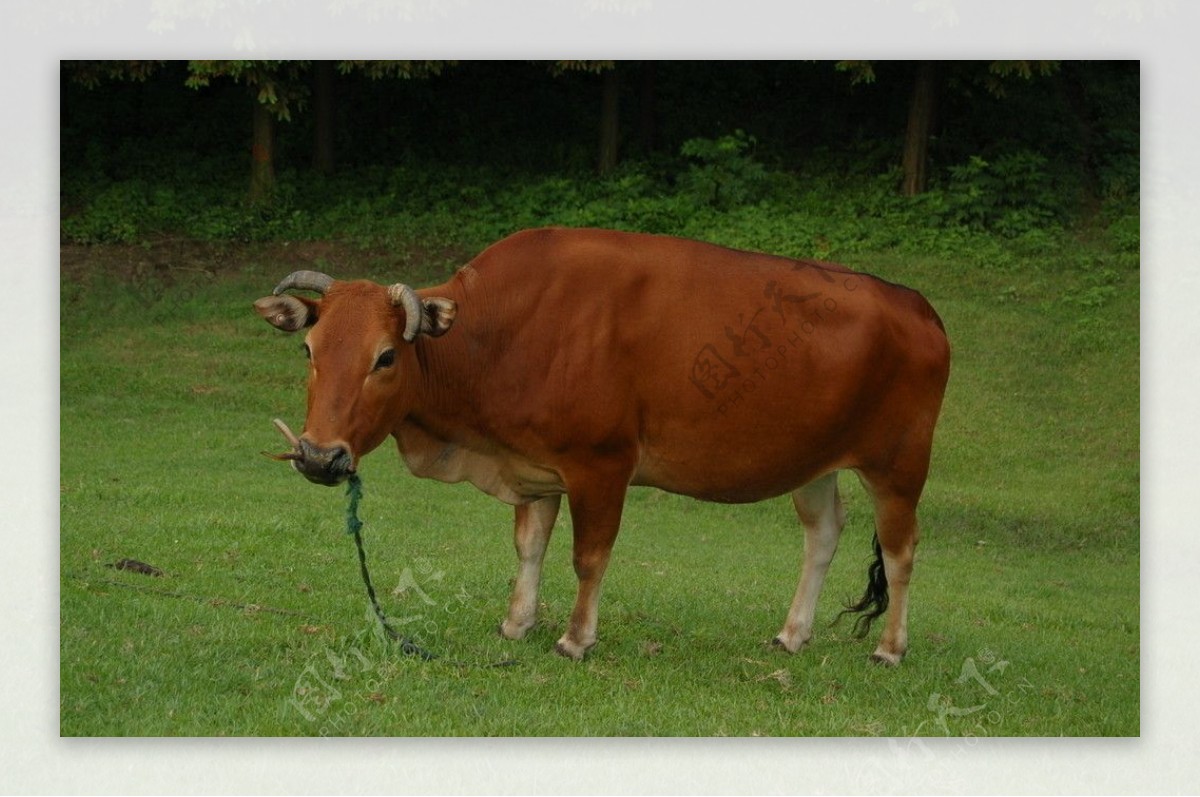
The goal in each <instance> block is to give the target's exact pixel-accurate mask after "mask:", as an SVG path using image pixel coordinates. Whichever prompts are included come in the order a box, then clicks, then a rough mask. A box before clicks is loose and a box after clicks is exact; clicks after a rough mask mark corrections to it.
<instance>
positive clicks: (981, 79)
mask: <svg viewBox="0 0 1200 797" xmlns="http://www.w3.org/2000/svg"><path fill="white" fill-rule="evenodd" d="M1060 63H1061V62H1060V61H954V62H938V61H920V62H918V64H917V69H916V73H915V76H914V78H913V87H912V92H911V94H910V95H909V102H908V123H907V127H906V129H905V134H904V150H903V154H902V156H901V171H902V173H903V180H902V182H901V186H900V191H901V193H902V194H904V195H905V196H916V195H917V194H921V193H924V192H925V190H926V189H927V188H928V187H929V144H930V141H931V139H932V137H933V134H934V130H935V129H936V121H937V109H938V97H939V95H940V94H941V93H942V91H943V90H944V88H945V86H946V83H947V76H948V74H949V73H950V72H951V71H952V70H953V71H959V72H961V73H962V74H963V76H964V77H963V80H961V81H960V82H961V83H966V84H977V85H981V86H982V87H983V88H985V89H986V90H987V91H988V92H989V93H991V94H992V95H993V96H995V97H1003V96H1005V94H1006V92H1007V84H1008V82H1010V81H1011V80H1012V79H1014V78H1020V79H1024V80H1030V79H1032V78H1033V77H1034V76H1042V77H1045V76H1049V75H1052V74H1054V73H1055V72H1056V71H1058V68H1059V65H1060ZM981 66H985V67H986V68H985V69H984V70H983V71H980V67H981ZM834 68H836V69H837V70H838V71H841V72H847V73H849V74H850V83H851V85H854V84H857V83H873V82H874V81H875V62H874V61H838V62H837V63H836V64H835V65H834Z"/></svg>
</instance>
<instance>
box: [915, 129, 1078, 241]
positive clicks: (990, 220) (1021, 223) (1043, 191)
mask: <svg viewBox="0 0 1200 797" xmlns="http://www.w3.org/2000/svg"><path fill="white" fill-rule="evenodd" d="M949 175H950V177H949V181H948V183H947V185H946V186H945V188H943V189H941V190H940V191H936V190H935V191H934V192H931V193H933V194H934V196H933V197H930V199H929V200H927V202H928V207H929V208H930V209H931V210H932V211H933V212H934V213H935V215H937V216H938V217H940V221H941V223H942V224H950V225H961V226H964V227H967V228H970V229H973V230H987V231H992V232H997V233H1000V234H1001V235H1004V236H1006V237H1016V236H1019V235H1021V234H1023V233H1026V232H1028V231H1030V230H1035V229H1040V228H1046V227H1055V226H1058V225H1060V224H1061V223H1062V222H1063V221H1064V220H1065V219H1066V217H1067V215H1068V214H1067V210H1068V203H1067V201H1066V200H1065V199H1064V197H1063V194H1062V188H1061V187H1060V186H1057V185H1055V181H1054V178H1053V176H1052V175H1051V174H1050V172H1049V169H1048V161H1047V159H1046V157H1045V156H1044V155H1042V154H1040V153H1037V152H1033V151H1030V150H1017V151H1015V152H1009V153H1006V154H1003V155H1000V156H998V157H996V158H994V159H993V160H991V161H988V160H985V159H984V158H982V157H980V156H978V155H973V156H971V158H970V159H969V160H968V161H967V162H966V163H963V164H959V165H957V166H952V167H950V169H949Z"/></svg>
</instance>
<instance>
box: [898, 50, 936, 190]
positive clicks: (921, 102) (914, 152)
mask: <svg viewBox="0 0 1200 797" xmlns="http://www.w3.org/2000/svg"><path fill="white" fill-rule="evenodd" d="M936 112H937V67H936V66H935V64H934V62H933V61H922V62H921V63H920V65H919V66H918V67H917V78H916V82H915V84H914V85H913V93H912V100H911V101H910V102H909V106H908V130H907V131H906V133H905V136H904V160H903V163H902V166H903V170H904V183H903V185H902V186H901V189H900V190H901V193H903V194H904V196H916V195H917V194H920V193H924V191H925V189H926V188H928V186H929V136H930V133H932V131H933V120H934V114H935V113H936Z"/></svg>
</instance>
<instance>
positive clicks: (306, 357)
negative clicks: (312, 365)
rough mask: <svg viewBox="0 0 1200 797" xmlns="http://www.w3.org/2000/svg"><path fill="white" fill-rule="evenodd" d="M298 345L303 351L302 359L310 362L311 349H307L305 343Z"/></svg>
mask: <svg viewBox="0 0 1200 797" xmlns="http://www.w3.org/2000/svg"><path fill="white" fill-rule="evenodd" d="M300 345H301V348H303V349H304V359H306V360H311V359H312V349H310V348H308V344H307V343H302V344H300Z"/></svg>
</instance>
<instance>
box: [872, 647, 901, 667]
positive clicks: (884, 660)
mask: <svg viewBox="0 0 1200 797" xmlns="http://www.w3.org/2000/svg"><path fill="white" fill-rule="evenodd" d="M903 658H904V654H903V653H899V654H897V653H888V652H887V651H883V650H877V651H875V652H874V653H872V654H871V659H870V661H871V663H872V664H878V665H880V666H883V667H898V666H900V661H901V660H902V659H903Z"/></svg>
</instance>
